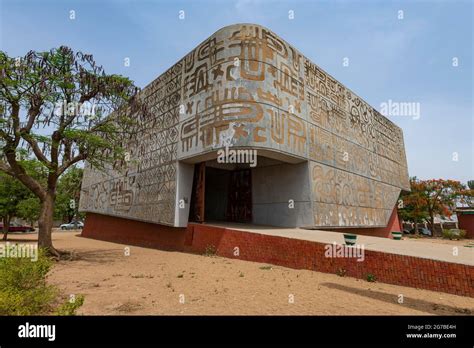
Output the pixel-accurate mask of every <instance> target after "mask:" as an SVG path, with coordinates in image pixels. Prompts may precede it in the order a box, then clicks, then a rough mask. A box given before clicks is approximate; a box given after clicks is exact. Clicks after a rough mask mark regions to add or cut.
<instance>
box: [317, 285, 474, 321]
mask: <svg viewBox="0 0 474 348" xmlns="http://www.w3.org/2000/svg"><path fill="white" fill-rule="evenodd" d="M321 286H325V287H328V288H330V289H335V290H341V291H345V292H348V293H351V294H356V295H359V296H364V297H368V298H371V299H376V300H379V301H384V302H388V303H392V304H398V296H397V295H394V294H390V293H386V292H382V291H377V290H368V289H358V288H354V287H350V286H345V285H341V284H335V283H322V284H321ZM400 306H404V307H408V308H411V309H414V310H418V311H423V312H427V313H430V314H435V315H447V314H449V315H455V314H457V315H463V314H464V315H470V314H472V313H473V312H474V308H459V307H453V306H448V305H440V304H437V303H435V302H431V301H426V300H418V299H414V298H411V297H407V296H404V297H403V303H402V304H400Z"/></svg>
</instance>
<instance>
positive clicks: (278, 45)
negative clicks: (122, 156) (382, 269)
mask: <svg viewBox="0 0 474 348" xmlns="http://www.w3.org/2000/svg"><path fill="white" fill-rule="evenodd" d="M141 97H142V98H144V100H145V101H146V103H147V104H148V105H149V106H150V109H151V113H150V114H151V116H140V115H139V117H142V119H141V121H142V122H143V124H144V125H145V127H144V131H143V132H142V133H141V134H140V135H139V136H138V137H136V138H135V139H132V140H131V141H130V143H129V151H130V155H131V158H132V159H137V160H136V161H135V162H134V163H133V164H129V168H128V172H127V175H122V176H120V175H118V174H117V173H116V172H114V171H110V172H109V173H108V174H109V175H108V176H104V175H103V174H99V173H96V172H95V171H92V170H87V171H86V178H85V181H84V184H83V190H84V193H85V194H83V196H84V198H83V199H82V201H81V207H82V209H83V210H86V211H96V212H102V213H105V214H114V215H120V216H124V217H129V218H137V219H142V220H145V221H150V222H157V223H167V224H172V223H173V221H174V207H175V204H176V203H177V202H176V201H175V200H176V199H175V192H176V191H175V190H176V161H177V160H181V159H186V158H189V157H193V156H196V155H200V154H203V153H206V152H210V151H215V150H216V146H217V145H218V144H220V141H219V139H220V138H221V133H222V132H228V131H229V130H230V129H231V128H232V131H233V132H232V133H233V134H234V135H233V143H234V145H235V146H250V147H254V148H265V149H269V150H273V151H277V152H282V153H285V154H287V155H291V156H296V157H299V158H301V159H307V160H308V161H309V162H310V168H311V173H312V175H311V184H312V193H313V203H314V204H313V210H314V220H315V225H316V226H380V225H385V224H386V222H387V221H388V217H389V216H390V212H391V210H392V209H393V206H394V204H395V201H396V199H397V197H398V194H399V192H400V189H407V188H408V187H409V184H408V171H407V166H406V158H405V150H404V144H403V135H402V132H401V129H400V128H398V127H397V126H395V125H394V124H393V123H392V122H390V121H389V120H388V119H386V118H385V117H383V116H382V115H381V114H380V113H379V112H377V111H376V110H375V109H373V108H372V107H371V106H369V105H368V104H367V103H365V102H364V101H363V100H362V99H360V98H359V97H358V96H356V95H355V94H354V93H353V92H352V91H350V90H348V89H347V88H345V87H344V86H343V85H342V84H341V83H339V82H338V81H336V80H335V79H334V78H332V77H331V76H329V75H328V74H326V73H325V72H324V71H323V70H322V69H320V68H319V67H318V66H317V65H315V64H313V63H312V62H310V61H309V60H308V59H307V58H305V57H304V56H303V55H301V54H300V53H299V52H298V51H297V50H296V49H295V48H293V47H292V46H290V45H289V44H288V43H286V42H285V41H284V40H282V39H280V38H279V37H278V36H276V35H275V34H274V33H272V32H271V31H269V30H268V29H265V28H262V27H260V26H256V25H249V24H245V25H233V26H230V27H225V28H223V29H221V30H219V31H218V32H216V33H215V34H214V35H212V36H211V37H210V38H209V39H207V40H205V41H204V42H203V43H201V44H200V45H199V46H198V47H197V48H196V49H194V50H193V51H192V52H191V53H189V54H188V55H186V57H184V58H183V59H182V60H181V61H179V62H178V63H177V64H176V65H174V66H173V67H172V68H170V69H169V70H168V71H167V72H165V73H164V74H163V75H161V76H160V77H159V78H158V79H156V80H155V81H153V82H152V83H151V84H150V85H148V86H147V87H146V88H145V89H144V90H143V91H142V92H141ZM224 134H227V133H224Z"/></svg>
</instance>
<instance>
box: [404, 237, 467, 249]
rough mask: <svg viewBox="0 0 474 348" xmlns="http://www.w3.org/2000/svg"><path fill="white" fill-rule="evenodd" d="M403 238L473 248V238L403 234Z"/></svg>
mask: <svg viewBox="0 0 474 348" xmlns="http://www.w3.org/2000/svg"><path fill="white" fill-rule="evenodd" d="M403 240H409V241H414V242H428V243H435V244H447V245H452V246H459V247H468V248H474V240H472V239H461V240H449V239H443V238H441V237H433V238H432V237H420V238H408V237H405V236H404V237H403Z"/></svg>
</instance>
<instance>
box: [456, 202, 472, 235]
mask: <svg viewBox="0 0 474 348" xmlns="http://www.w3.org/2000/svg"><path fill="white" fill-rule="evenodd" d="M456 215H457V217H458V226H459V228H460V229H461V230H466V238H474V208H461V207H458V208H457V209H456Z"/></svg>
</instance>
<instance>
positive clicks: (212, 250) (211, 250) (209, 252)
mask: <svg viewBox="0 0 474 348" xmlns="http://www.w3.org/2000/svg"><path fill="white" fill-rule="evenodd" d="M216 255H217V249H216V247H215V246H214V245H208V246H206V249H205V250H204V256H209V257H212V256H216Z"/></svg>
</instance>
